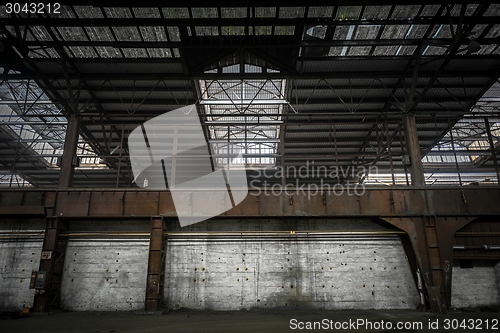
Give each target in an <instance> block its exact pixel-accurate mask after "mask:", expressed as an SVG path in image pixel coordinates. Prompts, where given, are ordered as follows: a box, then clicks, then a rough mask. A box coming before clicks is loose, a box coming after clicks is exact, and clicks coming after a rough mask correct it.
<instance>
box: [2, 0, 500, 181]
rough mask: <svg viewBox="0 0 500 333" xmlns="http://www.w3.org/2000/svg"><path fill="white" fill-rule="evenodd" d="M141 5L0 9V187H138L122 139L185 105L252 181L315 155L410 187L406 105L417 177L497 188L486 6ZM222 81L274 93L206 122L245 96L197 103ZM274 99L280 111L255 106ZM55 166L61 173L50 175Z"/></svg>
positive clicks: (490, 14) (494, 70)
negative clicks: (233, 147)
mask: <svg viewBox="0 0 500 333" xmlns="http://www.w3.org/2000/svg"><path fill="white" fill-rule="evenodd" d="M141 6H142V7H136V6H135V4H134V6H127V5H126V4H119V5H118V4H113V5H110V6H107V7H100V6H89V5H74V6H63V7H61V12H60V13H59V14H56V13H40V14H39V13H36V14H30V13H23V12H21V13H18V14H15V13H11V14H7V13H6V12H5V11H4V12H2V13H0V15H1V21H2V26H1V27H0V28H1V29H2V31H3V32H2V39H1V42H2V44H3V45H4V51H3V52H2V67H3V73H2V74H1V80H2V81H1V85H0V88H1V97H0V98H1V103H2V105H3V106H2V110H7V111H8V110H9V109H11V110H12V111H8V112H7V111H3V112H2V122H3V123H2V128H4V130H3V131H2V133H1V134H2V136H1V144H2V153H1V154H0V163H1V165H2V169H3V170H2V172H1V173H2V174H3V179H4V181H3V185H7V186H18V185H24V186H58V185H60V186H68V185H72V186H77V187H130V186H135V184H134V183H133V176H132V173H131V168H130V160H129V157H128V147H127V137H128V134H129V133H130V132H131V131H132V130H133V129H134V128H135V127H137V126H139V125H140V124H142V123H144V122H145V121H147V120H149V119H151V118H154V117H155V116H158V115H160V114H163V113H165V112H168V111H170V110H173V109H175V108H178V107H179V106H184V105H188V104H193V103H198V105H199V107H198V112H199V115H200V117H201V120H202V125H203V126H204V127H206V128H207V129H206V131H205V132H206V135H211V136H210V140H212V143H211V144H212V146H213V147H214V148H215V147H216V146H217V147H218V146H220V145H223V143H222V142H219V141H218V140H227V137H232V139H233V140H241V141H242V142H240V143H239V144H240V145H241V146H243V145H246V146H247V155H246V156H244V158H245V159H246V161H252V163H246V167H247V169H248V172H249V173H250V174H252V173H254V172H255V169H256V168H261V167H262V165H263V164H262V163H254V162H262V161H267V162H269V163H267V167H268V168H267V169H268V170H267V171H266V172H267V174H266V175H269V174H272V173H273V170H272V169H273V168H274V169H276V168H277V167H282V168H286V167H293V166H295V167H298V166H300V165H304V164H307V162H308V161H309V162H311V161H315V162H316V163H319V164H322V165H325V166H336V167H337V168H349V167H351V168H360V167H369V166H376V167H377V171H378V172H377V175H374V174H368V175H366V176H365V177H361V178H360V179H358V181H363V182H366V184H372V183H377V184H387V185H399V184H401V185H408V184H411V182H412V176H411V174H412V172H411V171H412V168H413V165H412V164H411V154H412V151H410V150H409V145H408V143H409V142H410V141H411V138H412V136H409V134H411V132H410V131H409V130H408V129H407V128H405V127H406V126H405V125H404V124H405V122H404V121H403V118H404V115H406V114H410V115H411V116H410V117H414V118H415V121H414V124H415V130H416V131H415V133H414V136H413V138H414V139H417V138H418V147H417V146H415V144H414V148H415V149H417V148H418V150H419V151H420V155H421V157H422V158H423V159H422V161H423V170H422V172H423V173H424V176H423V178H422V180H419V181H418V182H417V183H420V184H421V183H423V182H425V183H426V184H427V185H430V184H440V185H445V184H448V185H466V184H471V183H474V184H476V183H485V184H495V183H498V180H497V177H498V173H499V172H498V161H497V159H498V158H497V155H498V153H497V152H496V151H497V149H498V142H499V139H498V123H499V118H498V117H499V113H498V103H499V101H498V98H499V97H498V96H499V95H498V83H495V82H496V81H497V79H498V77H499V76H500V72H499V69H500V48H499V46H498V45H499V44H500V41H499V37H498V33H499V32H500V25H499V24H498V22H497V17H498V15H499V11H500V9H499V8H500V7H499V5H498V4H488V3H485V4H483V3H481V4H469V5H462V4H461V3H450V4H436V3H434V2H432V1H428V2H426V1H423V2H421V3H419V4H399V3H398V4H396V3H394V4H381V5H378V4H373V3H372V2H363V1H356V2H355V3H347V2H346V3H338V4H337V5H334V6H332V5H326V6H325V5H324V4H323V3H321V2H318V3H315V2H312V3H311V4H310V5H309V6H289V5H280V6H269V5H268V4H265V3H262V4H257V3H256V4H254V5H252V6H234V4H224V3H222V4H220V5H219V6H212V7H206V6H205V4H203V6H202V5H201V4H200V3H198V2H196V1H195V2H189V1H188V2H187V3H186V4H185V6H175V7H170V6H157V5H156V4H153V3H149V2H147V1H146V2H143V3H141ZM471 41H473V42H474V43H472V42H471ZM472 46H473V47H472ZM259 80H262V81H259ZM224 81H225V82H235V83H236V82H242V84H241V87H243V86H248V85H249V84H254V86H255V87H260V86H259V84H258V83H257V82H267V83H270V82H271V83H273V84H274V85H276V84H277V82H283V86H282V87H281V86H280V87H277V88H278V89H277V91H275V92H274V94H270V95H269V96H267V97H263V94H264V92H263V91H265V90H267V92H268V93H269V91H270V89H269V87H266V88H265V89H264V90H262V91H261V92H260V93H259V94H260V95H262V96H259V98H258V99H259V100H258V101H257V100H252V97H249V98H248V100H246V101H244V102H245V103H249V104H252V105H251V107H248V108H246V109H244V110H239V111H238V113H239V114H238V120H241V121H242V122H246V123H247V125H246V126H244V127H239V125H236V124H235V118H234V114H233V112H232V111H231V112H219V111H217V120H216V122H217V124H215V123H214V115H213V112H215V111H214V110H217V109H220V110H222V109H223V106H224V105H226V106H229V109H231V108H235V105H234V102H235V99H238V102H239V103H241V102H242V101H243V99H242V98H243V96H240V97H237V96H236V95H234V96H230V97H229V98H226V100H218V101H213V100H211V99H207V98H204V97H203V94H205V95H206V94H207V93H209V92H208V91H204V89H206V88H207V85H210V86H211V88H210V89H212V88H216V89H220V88H221V85H220V83H221V82H224ZM252 82H253V83H252ZM210 83H212V84H210ZM494 83H495V85H494V86H493V87H492V85H493V84H494ZM204 85H205V86H204ZM22 86H25V88H23V87H22ZM26 87H30V89H27V88H26ZM490 87H491V89H490V90H489V92H488V93H487V94H486V95H485V93H486V92H487V91H488V89H489V88H490ZM28 90H29V92H28ZM257 90H258V88H257ZM220 92H224V89H222V90H220ZM276 92H279V94H276ZM226 93H227V92H226ZM210 94H212V92H210ZM226 97H227V96H226ZM254 97H255V96H254ZM480 98H482V99H480ZM232 99H233V100H232ZM478 101H479V102H478ZM212 103H217V105H213V104H212ZM257 103H259V104H257ZM274 103H281V104H280V105H281V107H280V110H279V113H280V116H279V117H277V118H276V117H274V118H272V119H271V117H270V116H269V114H268V112H255V110H257V109H258V110H261V109H262V110H266V109H268V108H271V107H272V105H275V104H274ZM7 108H8V109H7ZM70 118H74V119H75V120H74V124H75V126H74V127H75V129H74V131H72V132H71V133H73V135H72V136H71V137H72V138H73V139H72V140H70V139H71V138H70V137H68V136H67V135H65V131H66V126H68V125H67V120H66V119H70ZM408 119H409V118H408ZM21 120H22V121H21ZM256 122H257V123H258V125H250V124H252V123H256ZM70 123H71V121H70ZM412 123H413V122H412ZM19 126H21V131H23V132H28V131H31V132H32V133H33V134H32V135H30V136H27V135H23V134H20V133H19V131H20V130H19ZM215 126H217V128H218V129H217V130H215ZM255 126H258V128H257V127H255ZM16 129H17V130H16ZM256 129H257V132H255V130H256ZM271 129H275V130H274V133H275V134H272V135H270V132H269V131H271ZM228 130H229V132H230V133H233V134H230V135H224V133H223V132H227V131H228ZM260 130H262V131H263V132H260ZM268 132H269V133H268ZM210 133H211V134H210ZM235 133H240V134H235ZM256 133H257V134H256ZM488 133H489V134H488ZM77 134H78V135H77ZM240 136H241V137H240ZM64 138H66V139H67V140H66V141H67V142H69V143H70V144H69V145H67V146H65V145H64V144H63V141H62V140H63V139H64ZM75 138H78V139H75ZM75 140H76V141H79V142H80V144H79V145H78V148H74V147H75V144H76V141H75ZM243 141H244V142H243ZM30 145H31V147H30ZM41 145H45V146H44V148H40V147H41ZM250 146H252V147H253V148H252V149H250V151H251V153H248V148H249V147H250ZM64 147H67V148H66V149H63V148H64ZM70 147H72V149H70ZM256 147H259V148H256ZM264 147H267V148H265V149H264ZM63 151H66V155H68V156H67V157H66V158H64V157H63ZM414 153H416V152H415V151H414ZM417 156H418V155H414V156H413V157H414V159H415V158H417ZM77 157H79V158H80V162H78V158H77ZM58 159H59V163H57V160H58ZM84 162H85V163H84ZM414 162H415V161H414ZM264 164H265V163H264ZM414 164H415V163H414ZM417 164H418V163H417ZM61 166H62V170H65V169H68V170H69V169H71V170H73V169H75V171H74V175H73V176H71V174H72V171H68V172H66V171H63V172H62V173H63V174H64V175H65V176H63V177H62V178H64V180H63V179H60V177H59V174H60V172H61V171H60V167H61ZM414 172H415V171H413V173H414ZM419 172H420V173H421V171H419ZM415 177H416V176H414V177H413V178H415ZM271 178H272V177H271ZM292 180H293V179H292ZM273 181H274V182H280V181H281V182H283V181H284V179H283V177H279V176H276V177H274V180H271V182H273ZM308 181H310V179H309V180H308ZM329 181H331V182H332V183H338V182H345V181H346V179H345V177H337V178H336V179H331V180H329Z"/></svg>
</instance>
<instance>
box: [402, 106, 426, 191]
mask: <svg viewBox="0 0 500 333" xmlns="http://www.w3.org/2000/svg"><path fill="white" fill-rule="evenodd" d="M403 124H404V132H405V141H406V147H407V149H408V154H409V157H410V174H411V185H412V186H425V178H424V168H423V167H422V156H421V155H420V145H419V142H418V134H417V125H416V122H415V115H414V114H412V113H408V114H406V115H404V116H403Z"/></svg>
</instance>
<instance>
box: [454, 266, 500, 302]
mask: <svg viewBox="0 0 500 333" xmlns="http://www.w3.org/2000/svg"><path fill="white" fill-rule="evenodd" d="M498 266H499V265H498V264H497V268H496V269H495V267H493V266H491V265H486V262H480V261H476V262H474V267H473V268H460V267H453V281H452V286H451V306H452V307H453V308H468V307H481V306H498V305H500V295H499V283H500V279H499V278H500V275H499V274H498V273H499V271H500V268H499V267H498Z"/></svg>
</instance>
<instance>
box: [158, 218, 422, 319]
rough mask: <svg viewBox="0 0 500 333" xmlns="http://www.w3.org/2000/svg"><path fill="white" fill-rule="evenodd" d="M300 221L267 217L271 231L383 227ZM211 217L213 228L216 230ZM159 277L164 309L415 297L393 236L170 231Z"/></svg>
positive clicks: (330, 304)
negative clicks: (174, 234) (185, 234)
mask: <svg viewBox="0 0 500 333" xmlns="http://www.w3.org/2000/svg"><path fill="white" fill-rule="evenodd" d="M301 222H302V223H299V222H298V221H295V222H293V221H287V222H286V221H285V222H283V221H282V222H279V221H276V220H270V221H269V222H268V223H269V224H274V230H277V229H278V228H276V227H277V225H278V224H279V223H282V224H283V223H290V224H294V227H296V228H297V229H295V230H300V229H302V230H308V229H309V230H311V229H317V230H332V229H351V230H352V229H358V230H360V229H370V230H371V229H383V227H382V226H381V225H379V224H377V223H374V222H372V221H366V220H361V221H358V222H356V223H354V224H353V221H338V223H337V225H335V224H334V223H332V222H331V221H326V220H314V221H312V222H311V224H309V225H308V224H307V221H301ZM217 223H218V222H214V227H213V229H217V230H218V229H220V227H219V226H218V224H217ZM263 225H265V222H264V221H260V222H259V223H257V222H256V224H253V225H251V224H250V222H248V221H247V222H246V228H248V230H262V229H263ZM208 226H209V225H208V222H207V224H206V225H205V227H206V228H208ZM233 227H234V226H233ZM195 228H196V229H198V230H199V229H202V228H204V226H203V225H202V224H200V225H199V226H193V227H192V229H195ZM230 228H231V227H230V224H229V223H228V224H227V225H226V229H230ZM243 230H245V228H243ZM278 230H279V229H278ZM165 279H166V283H165V306H166V307H167V308H171V309H178V308H182V307H186V308H194V309H211V310H239V309H252V308H273V307H293V308H295V307H301V308H315V309H411V308H416V307H417V306H418V302H419V300H418V294H417V291H416V288H415V284H414V281H413V277H412V275H411V272H410V269H409V266H408V263H407V260H406V258H405V254H404V251H403V247H402V244H401V241H400V239H399V238H398V237H395V236H391V237H387V236H386V237H380V236H369V237H363V238H360V237H356V238H345V237H335V238H332V237H330V238H313V237H311V238H310V239H304V238H301V239H294V238H293V237H284V238H275V239H263V238H259V237H253V238H248V237H246V238H241V237H238V236H234V237H232V238H225V239H222V240H221V239H210V238H202V239H198V240H193V239H179V238H172V239H170V240H169V242H168V245H167V260H166V277H165Z"/></svg>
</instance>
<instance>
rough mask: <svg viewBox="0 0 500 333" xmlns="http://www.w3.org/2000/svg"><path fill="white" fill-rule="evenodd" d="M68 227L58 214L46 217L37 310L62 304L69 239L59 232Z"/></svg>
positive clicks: (40, 310) (36, 301) (35, 303)
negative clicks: (62, 288) (63, 279)
mask: <svg viewBox="0 0 500 333" xmlns="http://www.w3.org/2000/svg"><path fill="white" fill-rule="evenodd" d="M66 229H67V225H66V224H65V223H64V221H63V220H62V218H60V217H56V216H50V217H47V218H46V226H45V236H44V239H43V245H42V257H41V259H40V266H39V267H40V268H39V270H38V272H37V277H36V282H35V289H36V292H35V300H34V303H33V307H34V309H35V311H36V312H46V311H51V310H56V309H58V308H59V306H60V302H61V282H62V275H63V270H64V257H65V254H66V245H67V244H68V240H67V238H64V239H63V238H61V237H59V233H60V232H61V231H62V230H66Z"/></svg>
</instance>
